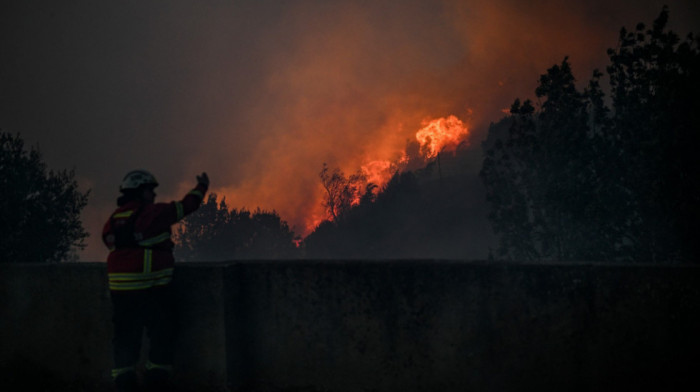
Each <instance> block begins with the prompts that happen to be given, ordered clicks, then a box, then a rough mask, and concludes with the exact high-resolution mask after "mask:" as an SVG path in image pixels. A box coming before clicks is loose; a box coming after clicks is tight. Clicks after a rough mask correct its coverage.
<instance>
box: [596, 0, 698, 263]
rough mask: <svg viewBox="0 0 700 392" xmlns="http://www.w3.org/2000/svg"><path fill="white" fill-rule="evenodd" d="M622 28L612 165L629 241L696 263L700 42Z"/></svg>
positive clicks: (650, 257)
mask: <svg viewBox="0 0 700 392" xmlns="http://www.w3.org/2000/svg"><path fill="white" fill-rule="evenodd" d="M667 22H668V9H667V8H666V7H664V8H663V10H662V12H661V14H660V15H659V17H658V18H657V19H656V20H655V21H654V23H653V26H652V28H651V29H646V27H645V25H644V24H643V23H639V24H638V25H637V26H636V28H635V31H627V30H626V29H624V28H623V29H622V30H621V31H620V44H619V46H618V48H617V49H609V50H608V55H609V56H610V60H611V64H610V66H609V67H608V68H607V72H608V74H609V75H610V84H611V88H612V101H613V106H614V111H613V114H612V118H611V123H612V126H611V127H610V129H609V132H608V134H607V135H606V141H607V143H608V145H609V146H610V148H611V150H612V151H613V153H611V154H608V157H610V158H611V159H610V160H609V164H608V166H609V167H610V170H611V171H612V172H613V173H614V177H616V179H615V181H617V182H619V183H620V184H621V186H622V187H623V189H624V191H625V192H624V195H625V198H624V199H622V200H621V203H619V205H620V207H621V208H623V210H624V212H625V214H626V215H627V227H626V236H625V246H626V247H627V248H628V250H629V253H630V254H631V255H632V257H634V258H635V259H639V260H647V261H667V260H676V261H697V257H698V256H700V254H699V253H700V252H699V248H698V245H697V241H696V240H695V232H696V230H695V227H696V226H697V222H698V219H699V218H700V210H699V209H698V206H699V205H700V155H699V154H698V153H697V151H696V150H697V147H698V145H700V134H699V133H698V131H697V129H698V124H700V99H698V91H700V51H699V50H698V46H699V43H700V40H699V39H698V38H697V37H694V36H693V34H692V33H691V34H689V35H688V36H687V37H686V39H685V40H681V39H680V37H679V36H678V35H677V34H675V33H674V32H672V31H667V30H665V28H666V24H667Z"/></svg>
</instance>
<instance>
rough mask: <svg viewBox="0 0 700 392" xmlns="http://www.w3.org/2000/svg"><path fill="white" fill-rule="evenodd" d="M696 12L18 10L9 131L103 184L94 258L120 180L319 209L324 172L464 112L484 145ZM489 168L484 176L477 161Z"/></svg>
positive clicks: (12, 32)
mask: <svg viewBox="0 0 700 392" xmlns="http://www.w3.org/2000/svg"><path fill="white" fill-rule="evenodd" d="M699 3H700V2H697V1H680V0H677V1H671V0H666V1H651V0H642V1H631V0H626V1H611V0H594V1H587V2H584V1H554V0H531V1H525V0H479V1H471V0H446V1H434V0H432V1H428V0H425V1H417V0H401V1H399V0H397V1H260V0H258V1H223V0H222V1H206V0H199V1H184V0H170V1H144V0H141V1H94V0H90V1H69V2H65V1H62V2H56V1H43V2H41V1H15V0H10V1H8V0H5V1H3V2H2V5H0V32H1V34H0V56H1V57H0V59H1V61H0V128H2V130H4V131H8V132H11V133H18V132H19V133H20V134H21V136H22V137H23V138H24V139H25V141H26V142H27V143H28V144H30V145H37V144H38V145H39V147H40V149H41V151H42V153H43V155H44V157H45V160H46V161H47V163H48V164H49V166H50V167H51V168H54V169H71V168H73V169H75V171H76V174H77V177H78V180H79V182H80V185H81V186H82V187H83V189H88V188H90V189H92V196H91V198H90V202H89V205H88V206H87V207H86V209H85V211H84V214H83V218H84V224H85V226H86V228H87V230H88V231H89V232H90V233H91V234H92V237H91V238H90V240H89V246H88V249H87V250H86V251H85V252H84V253H83V254H82V256H81V257H82V259H84V260H102V259H104V257H105V255H106V251H105V249H103V247H102V245H101V243H100V240H99V237H100V230H101V226H102V224H103V222H104V221H105V219H106V217H107V215H108V214H109V212H110V211H111V209H112V208H113V207H114V200H115V198H116V197H117V196H118V185H119V182H120V180H121V178H122V177H123V175H124V174H125V173H126V172H127V171H129V170H131V169H133V168H145V169H147V170H150V171H152V172H153V173H154V174H155V175H156V177H157V178H158V180H159V181H160V182H161V184H162V185H161V187H160V188H159V199H160V200H171V199H173V198H179V197H180V196H182V195H183V194H184V193H185V192H186V191H187V190H188V189H189V188H190V187H191V186H193V185H194V178H195V175H196V174H198V173H199V172H201V171H207V172H208V173H209V174H210V177H211V179H212V190H213V191H214V192H217V193H219V194H223V195H226V197H227V201H228V203H229V206H232V207H236V208H241V207H247V208H249V209H254V208H255V207H257V206H260V207H262V208H265V209H275V210H277V211H278V212H279V213H280V215H281V216H282V218H283V219H285V220H287V221H288V222H289V223H290V225H294V226H295V228H296V231H297V232H298V233H302V234H306V233H308V229H309V224H311V223H312V222H314V221H316V220H318V219H319V218H320V217H321V216H322V208H321V204H320V197H321V195H322V193H321V189H320V188H319V187H320V183H319V180H318V176H317V174H318V172H319V171H320V169H321V165H322V164H323V163H324V162H327V163H328V164H329V165H330V166H331V167H335V166H338V167H340V168H342V169H343V170H345V171H346V172H353V171H355V170H357V169H358V168H360V167H361V166H362V165H366V164H368V163H369V162H372V161H377V160H380V161H382V160H394V159H396V158H397V157H398V156H399V155H400V153H401V151H402V149H403V147H404V146H405V143H406V140H408V139H410V138H413V137H415V133H416V131H417V130H418V129H419V128H420V126H421V122H422V121H425V120H429V119H434V118H440V117H446V116H448V115H455V116H457V117H458V118H460V119H461V120H462V121H464V122H465V124H467V126H468V127H469V128H470V130H471V136H470V139H471V140H470V141H471V145H472V148H474V149H478V148H479V144H480V141H481V139H483V137H484V136H485V135H484V132H485V130H486V128H487V126H488V124H489V122H492V121H498V120H499V119H500V118H501V116H502V115H503V114H502V112H501V110H502V109H504V108H507V107H509V106H510V104H511V103H512V101H513V100H514V99H515V98H516V97H521V98H529V97H532V96H533V91H534V88H535V86H536V82H537V79H538V77H539V75H540V74H542V73H543V72H544V71H545V70H546V69H547V68H548V67H550V66H551V65H553V64H555V63H559V62H561V61H562V59H563V58H564V56H567V55H568V56H570V59H571V63H572V65H573V68H574V73H575V75H576V76H577V78H578V79H579V80H580V81H581V85H583V83H584V82H585V81H587V80H588V79H589V77H590V74H591V71H592V69H593V68H595V67H599V68H604V67H605V65H606V64H607V57H606V54H605V51H606V49H607V48H608V47H614V46H615V45H616V43H617V37H618V32H619V29H620V27H622V26H627V27H628V28H633V27H634V26H635V25H636V23H637V22H646V23H647V24H650V23H651V22H652V21H653V19H654V18H655V17H656V16H657V15H658V14H659V12H660V11H661V8H662V5H663V4H668V5H669V7H670V20H671V21H670V26H671V28H672V29H673V30H675V31H676V32H678V33H681V34H682V35H685V34H686V33H688V32H690V31H693V32H696V33H697V32H700V28H698V27H699V22H700V17H699V15H700V12H699V11H700V6H699V5H698V4H699ZM474 170H475V171H476V170H478V168H474Z"/></svg>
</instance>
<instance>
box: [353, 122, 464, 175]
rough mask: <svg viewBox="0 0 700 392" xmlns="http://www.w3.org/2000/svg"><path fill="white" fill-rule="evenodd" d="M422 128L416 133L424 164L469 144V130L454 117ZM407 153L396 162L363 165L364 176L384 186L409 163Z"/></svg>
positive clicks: (426, 124) (378, 161)
mask: <svg viewBox="0 0 700 392" xmlns="http://www.w3.org/2000/svg"><path fill="white" fill-rule="evenodd" d="M421 125H422V128H421V129H419V130H418V131H417V132H416V135H415V137H416V141H417V142H418V144H419V146H420V150H419V151H420V158H422V159H423V161H424V162H427V161H428V160H429V159H432V158H435V157H436V156H437V155H438V154H439V153H440V152H442V151H454V150H455V149H456V148H457V146H459V145H460V144H463V143H466V142H467V137H468V136H469V130H468V129H467V127H466V125H465V124H464V123H463V122H462V121H461V120H460V119H458V118H457V117H456V116H454V115H450V116H447V117H441V118H436V119H432V120H424V121H423V122H422V123H421ZM408 160H409V157H408V154H407V152H406V151H404V152H403V154H402V155H401V158H399V159H398V160H397V161H396V162H391V161H388V160H373V161H369V162H367V163H365V164H364V165H362V174H364V175H365V177H366V178H367V182H368V183H370V182H371V183H373V184H376V185H378V186H379V187H380V188H381V187H382V186H384V185H385V184H386V183H387V182H389V180H390V179H391V176H392V175H393V174H394V173H395V172H396V171H397V170H399V169H400V168H401V167H402V166H403V165H405V164H406V163H408Z"/></svg>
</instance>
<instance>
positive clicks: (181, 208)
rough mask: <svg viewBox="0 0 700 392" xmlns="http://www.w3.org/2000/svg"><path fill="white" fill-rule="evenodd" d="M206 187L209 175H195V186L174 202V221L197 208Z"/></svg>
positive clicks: (207, 186) (207, 187) (205, 191)
mask: <svg viewBox="0 0 700 392" xmlns="http://www.w3.org/2000/svg"><path fill="white" fill-rule="evenodd" d="M207 189H209V176H207V173H202V174H200V175H198V176H197V186H196V187H195V188H194V189H192V190H191V191H190V192H189V193H187V195H185V197H184V198H183V199H182V200H181V201H178V202H175V215H176V217H175V221H176V222H177V221H179V220H180V219H182V218H184V217H185V216H187V215H189V214H191V213H192V212H194V211H195V210H196V209H197V208H199V205H200V204H202V200H204V195H205V194H206V193H207Z"/></svg>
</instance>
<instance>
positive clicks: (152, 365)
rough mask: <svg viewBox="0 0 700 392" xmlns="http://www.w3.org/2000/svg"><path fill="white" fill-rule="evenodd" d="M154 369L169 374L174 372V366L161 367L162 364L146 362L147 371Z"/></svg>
mask: <svg viewBox="0 0 700 392" xmlns="http://www.w3.org/2000/svg"><path fill="white" fill-rule="evenodd" d="M153 369H162V370H165V371H167V372H171V373H172V371H173V366H172V365H161V364H158V363H153V362H151V361H150V360H149V361H146V370H153Z"/></svg>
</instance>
